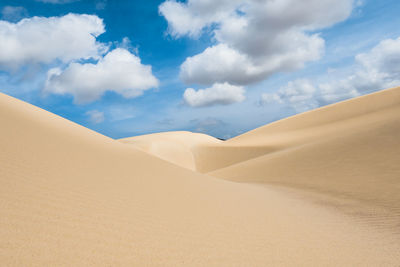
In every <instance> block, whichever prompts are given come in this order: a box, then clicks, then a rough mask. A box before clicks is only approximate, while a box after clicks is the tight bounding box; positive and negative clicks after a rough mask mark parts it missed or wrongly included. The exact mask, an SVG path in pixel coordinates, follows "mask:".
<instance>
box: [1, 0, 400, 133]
mask: <svg viewBox="0 0 400 267" xmlns="http://www.w3.org/2000/svg"><path fill="white" fill-rule="evenodd" d="M293 1H294V0H277V1H273V2H274V3H273V4H271V1H269V0H265V1H261V2H260V1H253V0H235V1H225V0H220V1H205V0H190V1H189V2H188V1H179V2H176V1H172V0H169V1H117V0H107V1H106V0H90V1H89V0H80V1H79V0H75V1H68V0H63V1H61V0H40V1H39V0H20V1H18V0H12V1H11V0H2V1H1V3H0V11H1V13H0V16H1V17H0V19H1V20H2V22H1V23H0V91H1V92H4V93H6V94H9V95H12V96H15V97H17V98H19V99H22V100H24V101H27V102H29V103H32V104H34V105H37V106H39V107H41V108H44V109H46V110H48V111H51V112H53V113H55V114H58V115H60V116H62V117H65V118H67V119H69V120H72V121H74V122H77V123H79V124H81V125H84V126H85V127H88V128H90V129H93V130H95V131H98V132H100V133H102V134H105V135H107V136H110V137H113V138H122V137H128V136H134V135H139V134H146V133H152V132H159V131H172V130H190V131H196V132H204V133H207V134H211V135H213V136H216V137H219V138H230V137H233V136H235V135H238V134H241V133H243V132H246V131H248V130H251V129H253V128H256V127H258V126H261V125H264V124H266V123H268V122H271V121H274V120H277V119H280V118H284V117H287V116H290V115H293V114H296V113H299V112H303V111H307V110H310V109H313V108H317V107H320V106H323V105H327V104H330V103H334V102H337V101H340V100H344V99H347V98H351V97H355V96H359V95H362V94H366V93H370V92H373V91H376V90H381V89H384V88H387V87H391V86H396V85H400V39H399V37H400V16H398V14H399V12H400V2H399V1H396V0H382V1H373V0H364V1H352V0H338V1H336V0H335V1H333V0H324V1H315V0H306V1H301V3H300V4H299V2H298V1H294V2H293ZM292 2H293V3H292ZM321 3H322V4H321ZM296 5H298V6H296ZM71 13H72V14H73V15H72V16H71V15H68V14H71ZM83 14H88V15H91V16H89V17H85V16H84V15H83ZM316 14H327V15H323V16H318V15H316ZM35 16H36V17H39V19H34V18H33V17H35ZM21 19H24V21H21ZM40 33H43V34H42V35H41V34H40ZM15 42H17V45H14V43H15ZM1 50H3V53H2V52H1ZM94 80H96V81H97V82H93V81H94ZM190 88H191V89H190Z"/></svg>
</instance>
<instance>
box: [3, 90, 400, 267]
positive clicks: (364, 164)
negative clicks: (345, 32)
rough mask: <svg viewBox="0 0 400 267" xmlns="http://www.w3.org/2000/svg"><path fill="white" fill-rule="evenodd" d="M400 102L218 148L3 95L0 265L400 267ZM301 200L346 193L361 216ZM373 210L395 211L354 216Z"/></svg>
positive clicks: (305, 121)
mask: <svg viewBox="0 0 400 267" xmlns="http://www.w3.org/2000/svg"><path fill="white" fill-rule="evenodd" d="M399 96H400V89H399V88H397V89H391V90H386V91H383V92H379V93H376V94H373V95H369V96H365V97H362V98H358V99H355V100H350V101H347V102H343V103H339V104H337V105H333V106H329V107H326V108H322V109H319V110H316V111H311V112H309V113H305V114H302V115H298V116H296V117H293V118H290V119H286V120H283V121H281V122H277V123H274V124H271V125H269V126H265V127H263V128H259V129H256V130H254V131H252V132H249V133H247V134H244V135H243V136H241V137H237V138H234V139H232V140H229V141H226V142H221V141H219V140H216V139H214V138H212V137H208V136H204V135H198V134H190V133H161V134H156V135H150V136H145V137H134V138H128V139H125V140H113V139H111V138H108V137H105V136H103V135H101V134H98V133H95V132H93V131H91V130H88V129H86V128H84V127H82V126H79V125H77V124H75V123H72V122H69V121H67V120H65V119H63V118H61V117H58V116H56V115H54V114H51V113H49V112H46V111H44V110H42V109H39V108H37V107H34V106H32V105H29V104H27V103H24V102H22V101H19V100H16V99H14V98H12V97H9V96H6V95H3V94H0V125H1V126H2V130H1V131H0V183H1V184H0V236H1V239H0V263H1V265H5V266H27V265H36V266H43V265H53V266H71V265H73V266H86V265H95V266H109V265H113V266H115V265H117V266H119V265H121V266H131V265H138V266H142V265H148V266H177V265H178V266H179V265H184V266H186V265H195V266H265V265H272V266H310V265H316V266H398V265H399V263H400V255H399V251H400V239H399V237H398V236H397V235H395V229H393V228H390V227H388V226H387V225H386V224H385V223H384V222H385V217H383V216H384V214H386V215H388V214H389V215H393V216H392V217H390V219H393V220H397V219H396V218H397V217H396V216H395V215H396V214H397V213H396V209H397V210H398V207H399V206H398V205H399V204H397V203H399V201H398V195H399V194H397V193H398V189H399V183H398V180H399V177H400V176H399V175H398V174H399V173H398V171H399V169H398V168H399V167H398V166H397V165H396V164H395V162H396V161H397V162H398V157H399V156H398V155H399V153H398V152H399V150H400V149H399V143H398V138H397V137H398V136H399V135H398V133H399V132H400V129H399V126H398V125H399V118H400V113H399V111H400V110H399V108H400V106H399V102H400V97H399ZM353 104H354V105H353ZM352 107H354V110H353V111H351V110H350V109H351V108H352ZM349 110H350V111H351V112H350V111H349ZM349 112H350V113H349ZM338 113H339V114H340V116H339V115H338ZM329 114H331V115H329ZM329 116H331V117H329ZM328 117H329V118H332V120H327V118H328ZM182 166H183V167H182ZM191 169H192V170H191ZM193 170H197V171H193ZM204 173H207V174H204ZM219 178H223V179H219ZM229 180H234V181H239V182H240V183H237V182H234V181H229ZM274 184H279V185H280V186H282V188H283V189H282V188H278V187H276V186H275V185H274ZM294 190H297V191H296V192H294ZM298 191H301V192H310V194H311V192H313V194H320V195H326V196H329V197H331V198H334V199H335V200H338V201H339V200H340V199H341V198H340V197H341V196H342V195H345V197H346V198H348V199H351V200H352V201H353V202H357V203H358V204H357V203H356V204H354V205H353V206H351V208H352V211H353V212H354V213H355V214H348V213H344V212H342V210H340V209H332V208H331V206H332V205H328V204H324V202H323V203H321V202H316V200H321V199H322V198H317V197H313V196H307V197H305V196H304V195H302V194H300V193H298ZM323 200H325V199H323ZM341 203H345V202H341ZM346 203H347V202H346ZM360 203H361V204H360ZM364 206H367V208H364ZM374 207H379V209H385V211H386V213H384V212H381V211H380V210H379V211H377V212H376V213H374V216H375V217H370V218H373V219H374V220H375V224H369V223H364V222H365V221H366V220H364V219H363V218H361V219H360V217H358V215H357V214H356V213H357V212H363V213H365V214H366V213H367V212H369V213H368V214H372V213H371V212H373V208H374ZM367 222H368V220H367ZM397 222H398V221H397Z"/></svg>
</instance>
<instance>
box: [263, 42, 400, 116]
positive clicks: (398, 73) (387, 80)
mask: <svg viewBox="0 0 400 267" xmlns="http://www.w3.org/2000/svg"><path fill="white" fill-rule="evenodd" d="M353 69H354V70H355V71H354V72H353V73H350V74H349V75H347V76H345V77H341V78H340V77H337V78H335V79H333V80H332V79H331V81H325V82H322V83H319V84H318V85H316V86H314V85H312V84H311V83H310V81H308V80H296V81H292V82H289V83H288V85H286V86H284V87H282V88H281V89H280V90H279V91H278V92H277V93H274V94H263V95H262V96H261V100H260V101H261V103H262V104H267V103H272V102H275V103H280V104H282V103H283V104H287V105H290V106H292V107H293V108H295V109H296V110H297V111H299V112H300V111H304V109H303V107H306V109H311V108H316V107H318V106H322V105H326V104H330V103H334V102H337V101H341V100H345V99H349V98H352V97H356V96H360V95H363V94H366V93H371V92H373V91H378V90H382V89H386V88H391V87H396V86H400V37H399V38H397V39H387V40H383V41H381V42H380V43H379V44H378V45H377V46H375V47H374V48H373V49H371V50H370V51H368V52H366V53H362V54H359V55H357V56H356V57H355V64H354V66H353Z"/></svg>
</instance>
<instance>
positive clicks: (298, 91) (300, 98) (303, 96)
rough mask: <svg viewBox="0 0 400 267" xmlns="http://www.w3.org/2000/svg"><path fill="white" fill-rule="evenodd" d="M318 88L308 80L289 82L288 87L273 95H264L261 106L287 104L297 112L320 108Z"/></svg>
mask: <svg viewBox="0 0 400 267" xmlns="http://www.w3.org/2000/svg"><path fill="white" fill-rule="evenodd" d="M315 92H316V88H315V87H314V86H313V85H312V84H311V82H310V81H308V80H306V79H299V80H295V81H291V82H289V83H288V84H287V85H286V86H284V87H282V88H281V89H279V91H278V92H276V93H273V94H262V95H261V104H262V105H267V104H270V103H280V104H286V105H289V106H291V107H292V108H294V109H295V110H296V111H297V112H304V111H307V110H310V109H314V108H317V107H318V106H319V103H318V101H317V100H316V99H315V96H314V94H315Z"/></svg>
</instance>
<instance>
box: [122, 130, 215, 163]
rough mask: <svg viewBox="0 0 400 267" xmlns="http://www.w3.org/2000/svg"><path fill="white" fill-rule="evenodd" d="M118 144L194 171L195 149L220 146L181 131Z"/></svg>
mask: <svg viewBox="0 0 400 267" xmlns="http://www.w3.org/2000/svg"><path fill="white" fill-rule="evenodd" d="M120 142H122V143H124V144H131V145H133V146H134V147H136V148H138V149H141V150H143V151H145V152H147V153H149V154H152V155H154V156H157V157H159V158H162V159H164V160H166V161H169V162H172V163H174V164H176V165H178V166H181V167H185V168H188V169H190V170H196V169H197V168H196V159H195V154H194V153H195V151H196V149H198V148H199V147H204V146H209V145H211V146H212V145H215V144H220V143H221V142H222V141H221V140H218V139H216V138H214V137H211V136H209V135H206V134H200V133H192V132H185V131H181V132H165V133H156V134H148V135H142V136H136V137H130V138H124V139H120Z"/></svg>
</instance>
